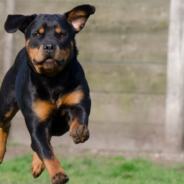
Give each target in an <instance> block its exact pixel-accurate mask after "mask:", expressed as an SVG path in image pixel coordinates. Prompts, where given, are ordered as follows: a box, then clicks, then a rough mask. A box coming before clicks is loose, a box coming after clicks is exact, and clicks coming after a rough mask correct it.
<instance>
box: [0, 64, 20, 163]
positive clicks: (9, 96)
mask: <svg viewBox="0 0 184 184" xmlns="http://www.w3.org/2000/svg"><path fill="white" fill-rule="evenodd" d="M15 79H16V76H15V72H14V69H13V67H12V68H11V69H10V70H9V71H8V72H7V74H6V76H5V78H4V80H3V83H2V86H1V90H0V164H1V163H2V161H3V157H4V154H5V152H6V142H7V137H8V133H9V129H10V126H11V125H10V121H11V119H12V118H13V117H14V116H15V114H16V113H17V111H18V110H19V108H18V106H17V102H16V98H15V90H14V86H15Z"/></svg>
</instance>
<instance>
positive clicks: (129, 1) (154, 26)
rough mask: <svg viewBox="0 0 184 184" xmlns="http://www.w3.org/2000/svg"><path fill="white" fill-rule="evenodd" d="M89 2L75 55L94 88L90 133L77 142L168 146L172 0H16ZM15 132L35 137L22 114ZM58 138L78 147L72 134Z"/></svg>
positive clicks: (39, 7) (31, 7)
mask: <svg viewBox="0 0 184 184" xmlns="http://www.w3.org/2000/svg"><path fill="white" fill-rule="evenodd" d="M5 2H6V1H5V0H1V1H0V14H1V16H0V48H1V49H0V58H2V56H3V52H2V51H3V49H2V48H3V43H4V42H5V35H6V33H5V31H4V30H3V24H4V21H5V19H6V16H5V13H4V7H5ZM84 3H85V4H87V3H89V4H93V5H94V6H95V7H96V13H95V14H94V15H93V16H91V17H90V18H89V20H88V22H87V24H86V26H85V28H84V29H83V30H82V31H81V32H80V33H79V34H78V35H77V36H76V40H77V46H78V49H79V56H78V58H79V61H80V62H81V64H82V66H83V68H84V70H85V73H86V77H87V79H88V82H89V86H90V89H91V97H92V112H91V116H90V126H89V128H90V130H91V138H90V140H89V141H88V142H87V143H86V144H84V145H80V146H78V147H79V148H89V149H111V150H132V151H141V150H142V151H143V150H144V151H153V150H154V151H160V150H163V146H164V121H165V120H164V114H165V90H166V51H167V34H168V17H169V15H168V14H169V1H167V0H160V1H159V0H156V1H147V0H137V1H135V0H126V1H122V0H101V1H99V0H93V1H89V0H85V1H84V0H78V1H76V0H67V1H64V0H52V1H48V0H39V1H38V0H31V1H29V0H16V13H17V14H33V13H38V14H40V13H50V14H52V13H58V14H62V13H64V12H66V11H68V10H70V9H72V8H73V7H75V6H76V5H79V4H84ZM24 45H25V40H24V36H23V35H22V33H20V32H17V33H15V34H14V51H13V56H14V57H15V56H16V54H17V53H18V51H19V50H20V49H21V48H22V47H23V46H24ZM12 62H13V61H12ZM0 71H1V73H2V62H1V63H0ZM0 78H1V80H2V75H1V76H0ZM10 139H11V140H12V141H14V142H22V143H25V144H28V143H30V138H29V135H28V133H27V130H26V127H25V125H24V123H23V118H22V116H21V114H20V113H18V114H17V116H16V118H15V119H14V121H13V123H12V132H11V136H10ZM53 142H55V144H56V145H58V144H62V145H65V146H66V145H67V146H72V147H75V145H73V143H72V141H71V140H70V138H69V135H68V134H67V135H66V136H63V137H61V138H57V139H54V140H53Z"/></svg>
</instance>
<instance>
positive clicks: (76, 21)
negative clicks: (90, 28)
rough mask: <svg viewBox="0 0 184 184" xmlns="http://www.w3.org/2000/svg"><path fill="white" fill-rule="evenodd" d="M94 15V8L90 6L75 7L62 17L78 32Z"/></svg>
mask: <svg viewBox="0 0 184 184" xmlns="http://www.w3.org/2000/svg"><path fill="white" fill-rule="evenodd" d="M94 13H95V7H94V6H91V5H81V6H77V7H75V8H74V9H72V10H71V11H69V12H66V13H65V14H64V15H65V17H66V19H67V21H68V22H69V23H70V24H71V25H72V26H73V27H74V29H75V30H76V32H79V31H80V30H81V29H82V28H83V27H84V25H85V23H86V21H87V19H88V17H89V16H90V15H91V14H94Z"/></svg>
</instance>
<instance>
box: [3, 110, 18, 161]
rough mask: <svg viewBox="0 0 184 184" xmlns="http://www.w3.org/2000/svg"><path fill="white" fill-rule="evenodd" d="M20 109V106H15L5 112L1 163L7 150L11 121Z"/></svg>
mask: <svg viewBox="0 0 184 184" xmlns="http://www.w3.org/2000/svg"><path fill="white" fill-rule="evenodd" d="M18 110H19V108H18V106H15V107H14V108H13V109H11V110H10V111H9V112H8V113H7V114H5V116H4V118H3V120H2V122H0V164H1V163H2V161H3V158H4V154H5V152H6V142H7V137H8V134H9V129H10V126H11V124H10V121H11V119H12V118H13V117H14V116H15V114H16V113H17V111H18Z"/></svg>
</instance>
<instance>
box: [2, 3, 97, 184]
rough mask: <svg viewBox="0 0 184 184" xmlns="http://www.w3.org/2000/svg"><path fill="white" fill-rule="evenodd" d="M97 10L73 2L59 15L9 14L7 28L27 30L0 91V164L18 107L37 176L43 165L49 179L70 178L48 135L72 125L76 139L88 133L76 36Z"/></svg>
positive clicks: (87, 109)
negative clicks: (67, 10) (11, 121)
mask: <svg viewBox="0 0 184 184" xmlns="http://www.w3.org/2000/svg"><path fill="white" fill-rule="evenodd" d="M94 12H95V8H94V7H93V6H90V5H81V6H77V7H75V8H74V9H72V10H71V11H69V12H67V13H65V14H63V15H58V14H57V15H49V14H41V15H36V14H34V15H31V16H23V15H9V16H8V18H7V20H6V22H5V30H6V31H7V32H8V33H14V32H16V31H17V30H18V29H19V30H20V31H21V32H23V33H24V34H25V39H26V47H24V48H23V49H22V50H21V51H20V52H19V54H18V55H17V58H16V60H15V62H14V64H13V66H12V67H11V68H10V70H9V71H8V72H7V74H6V76H5V78H4V80H3V83H2V86H1V91H0V163H2V161H3V157H4V154H5V149H6V141H7V137H8V133H9V129H10V120H11V119H12V118H13V117H14V115H15V114H16V112H17V111H18V110H19V109H20V110H21V112H22V114H23V116H24V118H25V122H26V125H27V128H28V130H29V133H30V136H31V141H32V144H31V147H32V149H33V150H34V155H33V161H32V164H31V168H32V174H33V176H34V177H35V178H36V177H38V176H39V175H40V174H41V172H42V171H43V170H44V168H45V167H46V169H47V171H48V173H49V175H50V179H51V182H52V184H63V183H66V182H67V181H68V180H69V178H68V176H67V175H66V173H65V171H64V170H63V169H62V167H61V165H60V163H59V161H58V160H57V158H56V157H55V155H54V152H53V149H52V146H51V143H50V139H51V137H52V136H60V135H63V134H64V133H66V132H67V131H68V130H70V136H71V137H72V138H73V141H74V142H75V143H83V142H84V141H86V140H87V139H88V138H89V130H88V116H89V114H90V107H91V100H90V96H89V88H88V84H87V81H86V79H85V75H84V72H83V69H82V67H81V65H80V64H79V62H78V61H77V48H76V45H75V35H76V33H78V32H79V31H80V30H81V29H82V28H83V27H84V25H85V23H86V21H87V19H88V18H89V16H90V15H91V14H93V13H94Z"/></svg>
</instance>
